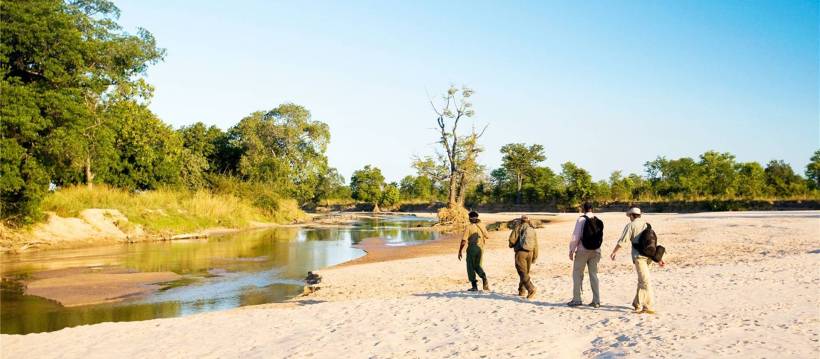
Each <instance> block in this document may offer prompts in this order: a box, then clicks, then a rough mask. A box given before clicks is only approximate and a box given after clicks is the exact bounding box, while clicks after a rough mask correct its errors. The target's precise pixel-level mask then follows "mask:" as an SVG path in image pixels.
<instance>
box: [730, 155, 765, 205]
mask: <svg viewBox="0 0 820 359" xmlns="http://www.w3.org/2000/svg"><path fill="white" fill-rule="evenodd" d="M766 189H767V188H766V172H765V170H764V169H763V166H761V165H760V164H759V163H757V162H746V163H740V164H738V165H737V195H738V196H741V197H744V198H749V199H753V198H759V197H761V196H764V195H766V194H767V193H766Z"/></svg>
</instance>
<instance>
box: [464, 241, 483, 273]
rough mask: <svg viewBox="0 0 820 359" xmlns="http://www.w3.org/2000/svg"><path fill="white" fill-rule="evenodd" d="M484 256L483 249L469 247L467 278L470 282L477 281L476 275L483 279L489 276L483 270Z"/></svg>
mask: <svg viewBox="0 0 820 359" xmlns="http://www.w3.org/2000/svg"><path fill="white" fill-rule="evenodd" d="M483 254H484V250H483V249H481V247H479V246H477V245H473V244H471V245H469V246H467V278H468V279H470V282H475V281H476V279H475V275H476V273H478V276H479V277H481V278H485V277H486V276H487V275H486V274H484V268H481V256H482V255H483Z"/></svg>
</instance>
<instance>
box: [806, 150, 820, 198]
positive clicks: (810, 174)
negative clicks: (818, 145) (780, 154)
mask: <svg viewBox="0 0 820 359" xmlns="http://www.w3.org/2000/svg"><path fill="white" fill-rule="evenodd" d="M806 178H807V179H808V180H809V188H811V189H814V190H817V189H820V150H817V151H814V155H812V156H811V162H809V164H808V165H806Z"/></svg>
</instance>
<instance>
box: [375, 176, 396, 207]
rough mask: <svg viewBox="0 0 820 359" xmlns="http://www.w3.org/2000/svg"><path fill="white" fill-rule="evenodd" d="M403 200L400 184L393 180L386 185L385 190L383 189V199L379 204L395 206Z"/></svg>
mask: <svg viewBox="0 0 820 359" xmlns="http://www.w3.org/2000/svg"><path fill="white" fill-rule="evenodd" d="M399 202H401V192H400V191H399V185H398V184H396V183H395V182H392V183H390V184H388V185H386V186H384V191H382V195H381V199H380V200H379V205H380V206H384V207H393V206H395V205H397V204H399Z"/></svg>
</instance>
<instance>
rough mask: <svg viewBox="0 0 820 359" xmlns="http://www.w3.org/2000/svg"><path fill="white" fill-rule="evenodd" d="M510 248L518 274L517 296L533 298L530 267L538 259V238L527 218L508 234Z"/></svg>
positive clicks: (524, 217) (523, 218) (522, 218)
mask: <svg viewBox="0 0 820 359" xmlns="http://www.w3.org/2000/svg"><path fill="white" fill-rule="evenodd" d="M509 241H510V248H513V249H514V250H515V270H516V271H517V272H518V279H519V280H518V295H519V296H522V297H523V296H526V297H527V299H532V298H534V297H535V291H536V290H535V286H534V285H533V284H532V281H531V280H530V267H531V266H532V264H533V263H535V261H536V260H537V259H538V236H537V235H536V233H535V228H534V227H533V225H532V223H531V222H530V220H529V218H528V217H527V216H526V215H524V216H521V218H520V219H519V220H518V224H517V225H516V226H515V228H513V230H512V233H510V239H509Z"/></svg>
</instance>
